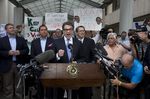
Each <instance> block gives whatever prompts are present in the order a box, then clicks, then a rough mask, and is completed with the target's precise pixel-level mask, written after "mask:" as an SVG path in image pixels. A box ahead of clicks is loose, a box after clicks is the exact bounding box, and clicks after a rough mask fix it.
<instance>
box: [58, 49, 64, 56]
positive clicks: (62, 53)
mask: <svg viewBox="0 0 150 99" xmlns="http://www.w3.org/2000/svg"><path fill="white" fill-rule="evenodd" d="M64 53H65V51H64V50H62V49H60V50H59V51H58V56H59V57H62V56H64Z"/></svg>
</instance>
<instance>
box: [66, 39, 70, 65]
mask: <svg viewBox="0 0 150 99" xmlns="http://www.w3.org/2000/svg"><path fill="white" fill-rule="evenodd" d="M69 41H70V40H69V39H67V45H66V48H67V54H68V62H70V59H71V49H69V47H68V45H69Z"/></svg>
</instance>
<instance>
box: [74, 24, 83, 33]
mask: <svg viewBox="0 0 150 99" xmlns="http://www.w3.org/2000/svg"><path fill="white" fill-rule="evenodd" d="M79 28H84V30H85V27H84V26H82V25H81V26H78V27H77V28H76V32H78V29H79Z"/></svg>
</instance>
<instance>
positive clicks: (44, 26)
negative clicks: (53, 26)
mask: <svg viewBox="0 0 150 99" xmlns="http://www.w3.org/2000/svg"><path fill="white" fill-rule="evenodd" d="M41 27H46V30H47V26H46V25H44V24H42V25H41V26H40V27H39V31H40V29H41Z"/></svg>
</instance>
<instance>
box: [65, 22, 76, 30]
mask: <svg viewBox="0 0 150 99" xmlns="http://www.w3.org/2000/svg"><path fill="white" fill-rule="evenodd" d="M65 25H69V26H72V29H74V26H73V24H72V22H65V23H63V25H62V29H63V30H64V27H65Z"/></svg>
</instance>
